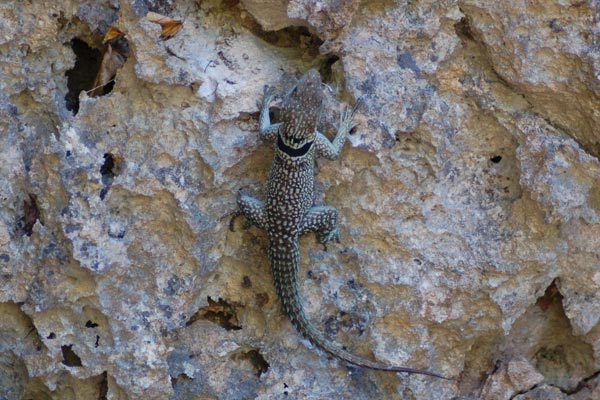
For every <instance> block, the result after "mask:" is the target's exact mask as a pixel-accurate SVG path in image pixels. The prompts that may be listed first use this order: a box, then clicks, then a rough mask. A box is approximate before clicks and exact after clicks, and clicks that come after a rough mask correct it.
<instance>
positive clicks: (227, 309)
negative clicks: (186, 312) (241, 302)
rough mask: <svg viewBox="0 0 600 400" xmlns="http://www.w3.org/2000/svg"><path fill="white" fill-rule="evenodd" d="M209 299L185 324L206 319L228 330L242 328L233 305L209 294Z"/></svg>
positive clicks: (188, 324)
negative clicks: (215, 299) (215, 298)
mask: <svg viewBox="0 0 600 400" xmlns="http://www.w3.org/2000/svg"><path fill="white" fill-rule="evenodd" d="M207 300H208V305H207V306H205V307H202V308H200V309H199V310H198V311H196V313H195V314H194V315H192V317H191V318H190V319H189V320H188V322H186V324H185V326H190V325H192V324H193V323H194V322H196V321H198V320H199V319H206V320H209V321H211V322H214V323H215V324H218V325H220V326H222V327H223V328H225V329H227V330H228V331H231V330H234V331H237V330H240V329H242V327H241V326H240V324H239V322H238V319H237V315H236V312H235V309H234V307H233V306H231V305H230V304H229V303H227V302H226V301H225V300H223V299H221V298H219V300H218V301H214V300H213V299H212V298H211V297H210V296H209V297H208V298H207Z"/></svg>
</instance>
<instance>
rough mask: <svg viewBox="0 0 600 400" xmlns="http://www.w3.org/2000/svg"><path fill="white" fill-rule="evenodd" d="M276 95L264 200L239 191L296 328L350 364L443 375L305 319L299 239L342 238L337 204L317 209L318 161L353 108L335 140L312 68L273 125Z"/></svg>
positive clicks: (264, 134) (335, 145)
mask: <svg viewBox="0 0 600 400" xmlns="http://www.w3.org/2000/svg"><path fill="white" fill-rule="evenodd" d="M274 97H275V94H274V91H273V89H272V88H268V87H266V88H265V95H264V98H263V103H262V108H261V113H260V136H261V138H262V139H264V140H269V141H273V142H275V145H274V149H275V156H274V160H273V166H272V168H271V173H270V175H269V180H268V181H267V196H266V203H263V202H262V201H261V200H259V199H256V198H253V197H250V196H247V195H243V194H240V195H239V197H238V205H239V208H240V212H241V213H242V214H244V215H245V216H246V218H247V219H248V220H249V221H250V222H251V223H252V224H254V225H256V226H258V227H259V228H261V229H264V230H265V231H266V232H267V234H268V236H269V260H270V263H271V273H272V275H273V282H274V284H275V289H276V291H277V295H278V296H279V299H280V301H281V304H282V306H283V309H284V311H285V313H286V314H287V316H288V317H289V319H290V321H291V322H292V324H293V325H294V326H295V327H296V329H297V330H298V331H299V332H300V333H302V335H304V336H305V337H306V338H307V339H309V340H310V341H311V342H312V343H313V344H315V345H316V346H318V347H320V348H322V349H323V350H325V351H326V352H328V353H330V354H332V355H333V356H335V357H338V358H340V359H343V360H345V361H347V362H349V363H352V364H355V365H358V366H361V367H367V368H372V369H378V370H385V371H396V372H407V373H416V374H424V375H431V376H436V377H440V378H443V377H442V376H441V375H438V374H435V373H432V372H428V371H423V370H417V369H412V368H405V367H396V366H389V365H385V364H382V363H378V362H374V361H371V360H368V359H365V358H362V357H358V356H356V355H354V354H351V353H349V352H347V351H345V350H344V349H342V348H341V347H339V346H337V345H335V344H334V343H332V342H331V341H329V340H327V339H326V338H325V337H324V336H323V334H322V333H320V332H319V331H318V330H317V329H316V328H315V327H314V326H313V325H312V324H311V322H310V321H309V320H308V319H307V317H306V314H305V313H304V309H303V306H302V301H301V298H300V294H299V292H298V287H299V285H298V265H299V262H298V261H299V260H298V257H299V251H298V237H299V236H300V235H302V234H304V233H308V232H316V233H317V239H318V240H319V242H320V243H322V244H325V243H327V242H328V241H330V240H335V241H339V229H338V223H337V215H338V212H337V210H336V209H335V208H334V207H330V206H316V207H313V186H314V159H315V157H316V156H320V157H325V158H327V159H330V160H335V159H336V158H337V157H338V156H339V154H340V152H341V151H342V147H343V145H344V143H345V141H346V138H347V137H348V134H349V133H350V131H351V130H352V128H354V127H355V126H356V122H354V121H353V120H352V117H353V113H354V110H348V109H347V110H346V111H345V112H344V113H343V114H342V116H341V119H340V125H339V127H338V130H337V134H336V136H335V139H334V140H333V142H330V141H329V139H327V138H326V137H325V136H324V135H322V134H321V133H319V132H318V131H317V124H318V121H319V117H320V114H321V109H322V104H323V92H322V89H321V77H320V75H319V73H318V72H317V71H316V70H314V69H312V70H309V71H308V72H306V73H305V74H304V75H303V76H302V77H301V78H300V80H299V81H298V83H297V84H296V86H295V87H294V88H293V89H292V91H291V92H290V93H289V94H288V95H287V96H286V97H285V99H284V101H283V106H282V111H281V122H279V123H277V124H271V121H270V117H269V104H270V103H271V101H272V100H273V98H274Z"/></svg>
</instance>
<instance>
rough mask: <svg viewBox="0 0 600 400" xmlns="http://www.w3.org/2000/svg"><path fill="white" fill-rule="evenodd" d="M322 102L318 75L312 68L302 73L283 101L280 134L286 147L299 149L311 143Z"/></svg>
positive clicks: (319, 76) (313, 138)
mask: <svg viewBox="0 0 600 400" xmlns="http://www.w3.org/2000/svg"><path fill="white" fill-rule="evenodd" d="M322 106H323V91H322V89H321V75H319V72H318V71H317V70H316V69H311V70H309V71H308V72H306V73H305V74H304V75H302V77H301V78H300V80H299V81H298V83H297V84H296V86H294V88H293V89H292V90H291V92H289V93H288V95H287V96H286V98H285V99H284V101H283V107H282V111H281V122H282V123H283V124H282V129H281V130H280V132H279V135H280V138H281V141H282V142H283V145H284V146H285V147H287V148H291V149H293V150H300V149H302V148H306V147H305V146H307V147H309V146H310V142H312V141H313V140H315V133H316V130H317V123H318V122H319V118H320V116H321V109H322Z"/></svg>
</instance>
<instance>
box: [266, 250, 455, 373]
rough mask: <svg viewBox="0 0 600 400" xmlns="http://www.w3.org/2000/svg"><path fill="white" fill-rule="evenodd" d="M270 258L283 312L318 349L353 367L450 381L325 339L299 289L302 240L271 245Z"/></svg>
mask: <svg viewBox="0 0 600 400" xmlns="http://www.w3.org/2000/svg"><path fill="white" fill-rule="evenodd" d="M270 247H271V248H270V249H269V258H270V260H271V273H272V275H273V282H274V283H275V290H276V291H277V295H278V297H279V299H280V301H281V304H282V306H283V309H284V311H285V313H286V314H287V316H288V318H289V319H290V321H291V322H292V324H293V325H294V327H295V328H296V330H298V332H300V333H301V334H302V335H303V336H304V337H305V338H307V339H308V340H310V341H311V343H313V344H314V345H315V346H317V347H320V348H321V349H322V350H324V351H326V352H327V353H329V354H331V355H332V356H334V357H337V358H340V359H342V360H344V361H346V362H348V363H350V364H354V365H357V366H359V367H367V368H371V369H376V370H381V371H393V372H406V373H409V374H422V375H429V376H434V377H436V378H442V379H448V380H451V379H450V378H448V377H445V376H443V375H440V374H436V373H434V372H429V371H425V370H421V369H414V368H408V367H400V366H393V365H387V364H383V363H380V362H376V361H372V360H369V359H366V358H363V357H359V356H357V355H355V354H352V353H350V352H348V351H346V350H344V349H343V348H341V347H340V346H337V345H335V344H334V343H333V342H331V341H330V340H328V339H327V338H325V336H323V334H322V333H321V332H319V330H317V328H316V327H315V326H314V325H313V324H312V323H311V322H310V321H309V320H308V318H307V317H306V314H305V313H304V307H303V306H302V300H301V298H300V293H299V290H298V287H299V286H298V265H299V264H298V259H299V251H298V241H297V240H295V241H294V243H290V244H287V245H285V246H273V245H272V246H270Z"/></svg>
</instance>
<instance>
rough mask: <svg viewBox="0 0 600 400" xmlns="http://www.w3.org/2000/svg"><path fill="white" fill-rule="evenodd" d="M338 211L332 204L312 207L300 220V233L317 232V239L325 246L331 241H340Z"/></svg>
mask: <svg viewBox="0 0 600 400" xmlns="http://www.w3.org/2000/svg"><path fill="white" fill-rule="evenodd" d="M337 217H338V211H337V210H336V209H335V207H331V206H315V207H311V208H310V209H309V210H308V212H307V213H306V214H305V215H304V217H302V220H301V221H300V234H301V235H302V234H304V233H308V232H316V233H317V240H318V242H319V243H321V244H322V245H323V246H325V244H326V243H327V242H329V241H336V242H338V243H339V241H340V229H339V226H338V223H337Z"/></svg>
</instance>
